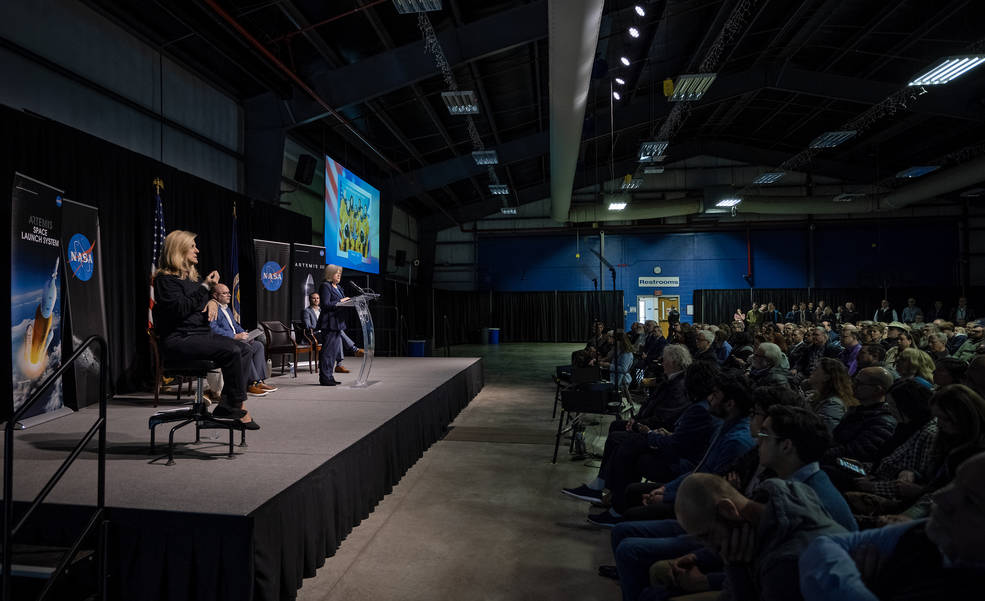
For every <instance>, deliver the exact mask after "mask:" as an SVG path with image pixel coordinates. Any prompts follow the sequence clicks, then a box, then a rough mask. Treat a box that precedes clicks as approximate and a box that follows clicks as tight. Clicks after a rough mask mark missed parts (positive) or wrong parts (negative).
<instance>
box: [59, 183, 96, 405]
mask: <svg viewBox="0 0 985 601" xmlns="http://www.w3.org/2000/svg"><path fill="white" fill-rule="evenodd" d="M62 248H64V249H65V251H64V252H65V254H64V256H63V257H62V260H63V261H64V262H65V265H66V269H65V307H66V310H65V315H66V322H67V323H68V328H67V329H66V330H65V334H66V335H65V336H64V338H65V354H66V356H67V355H69V354H71V353H73V352H74V351H75V349H77V348H78V347H79V346H80V345H81V344H82V341H83V340H85V339H86V338H88V337H89V336H93V335H96V336H102V337H103V339H106V338H107V336H106V302H105V298H104V296H103V268H102V251H101V248H102V246H101V243H100V241H99V211H98V210H97V209H96V208H95V207H90V206H89V205H85V204H82V203H80V202H75V201H73V200H68V199H63V201H62ZM68 373H73V375H74V378H72V379H71V381H69V382H66V383H65V387H66V390H67V391H69V392H68V394H66V396H65V404H66V405H69V406H71V407H72V408H73V409H76V410H78V409H81V408H83V407H85V406H87V405H92V404H95V403H97V402H99V359H98V358H97V354H96V349H95V348H94V347H89V348H88V349H86V350H85V352H84V354H83V355H82V356H81V357H80V358H79V359H78V360H77V361H76V362H75V364H74V365H73V366H72V368H71V372H66V374H68ZM73 384H74V390H75V394H74V395H73V394H72V393H71V392H70V390H71V388H72V385H73ZM73 398H74V399H75V401H74V403H73V401H72V399H73Z"/></svg>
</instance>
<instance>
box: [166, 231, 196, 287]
mask: <svg viewBox="0 0 985 601" xmlns="http://www.w3.org/2000/svg"><path fill="white" fill-rule="evenodd" d="M196 235H197V234H195V233H193V232H186V231H185V230H174V231H173V232H171V233H170V234H168V235H167V236H165V238H164V248H162V249H161V256H160V258H159V259H158V260H157V272H158V273H163V274H166V275H174V276H178V277H179V278H180V279H182V280H192V281H193V282H197V281H198V270H197V269H195V266H194V265H192V264H190V263H189V262H188V251H189V250H191V247H192V246H194V245H195V236H196Z"/></svg>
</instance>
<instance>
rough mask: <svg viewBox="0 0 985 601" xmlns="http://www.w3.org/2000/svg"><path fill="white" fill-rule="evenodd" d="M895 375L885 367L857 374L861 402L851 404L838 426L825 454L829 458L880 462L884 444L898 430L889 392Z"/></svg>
mask: <svg viewBox="0 0 985 601" xmlns="http://www.w3.org/2000/svg"><path fill="white" fill-rule="evenodd" d="M892 385H893V376H892V375H890V373H889V372H888V371H886V370H885V369H884V368H882V367H866V368H865V369H863V370H862V371H860V372H859V373H858V375H857V376H856V377H855V382H854V392H855V398H856V399H858V401H859V403H861V404H860V405H856V406H854V407H851V408H850V409H849V410H848V413H847V414H845V417H844V418H842V420H841V422H840V423H839V424H838V427H837V428H835V429H834V432H833V436H834V445H833V446H832V447H831V448H829V449H828V451H827V453H825V457H827V458H829V459H832V460H833V459H837V458H839V457H843V458H849V459H855V460H856V461H863V462H865V461H872V462H874V461H876V460H878V459H880V457H879V456H878V452H879V450H880V449H882V446H883V444H884V443H885V442H886V441H887V440H889V439H890V437H891V436H892V435H893V432H895V431H896V417H894V416H893V412H892V410H891V409H890V408H889V403H887V402H886V392H887V391H888V390H889V388H890V387H891V386H892Z"/></svg>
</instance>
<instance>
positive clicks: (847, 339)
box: [838, 328, 862, 376]
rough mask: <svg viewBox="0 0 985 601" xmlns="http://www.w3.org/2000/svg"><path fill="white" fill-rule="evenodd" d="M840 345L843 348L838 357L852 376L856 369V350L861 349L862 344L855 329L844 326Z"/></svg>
mask: <svg viewBox="0 0 985 601" xmlns="http://www.w3.org/2000/svg"><path fill="white" fill-rule="evenodd" d="M841 346H842V348H843V349H844V350H842V351H841V355H840V356H839V357H838V359H840V360H841V362H842V363H844V364H845V367H846V368H848V375H849V376H854V375H855V372H857V371H858V352H859V351H860V350H862V345H861V344H860V343H859V341H858V338H857V337H856V334H855V330H852V329H848V328H844V329H842V331H841Z"/></svg>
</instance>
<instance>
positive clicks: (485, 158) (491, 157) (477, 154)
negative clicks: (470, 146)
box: [472, 150, 499, 165]
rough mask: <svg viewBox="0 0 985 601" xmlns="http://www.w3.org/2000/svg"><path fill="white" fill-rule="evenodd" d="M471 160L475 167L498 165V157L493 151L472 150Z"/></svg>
mask: <svg viewBox="0 0 985 601" xmlns="http://www.w3.org/2000/svg"><path fill="white" fill-rule="evenodd" d="M472 158H473V159H474V160H475V164H476V165H498V164H499V155H497V154H496V151H495V150H473V151H472Z"/></svg>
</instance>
